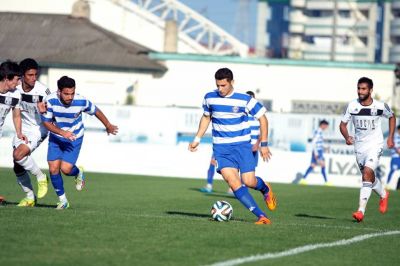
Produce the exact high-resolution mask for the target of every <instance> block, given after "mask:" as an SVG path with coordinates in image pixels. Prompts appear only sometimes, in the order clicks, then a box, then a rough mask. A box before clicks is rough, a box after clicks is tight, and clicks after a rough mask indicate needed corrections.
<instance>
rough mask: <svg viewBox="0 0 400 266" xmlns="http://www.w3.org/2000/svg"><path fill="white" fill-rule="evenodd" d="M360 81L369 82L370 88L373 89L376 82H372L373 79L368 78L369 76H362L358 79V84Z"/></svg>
mask: <svg viewBox="0 0 400 266" xmlns="http://www.w3.org/2000/svg"><path fill="white" fill-rule="evenodd" d="M360 83H367V84H368V88H370V89H372V88H373V87H374V83H373V82H372V79H370V78H367V77H362V78H360V79H359V80H358V82H357V85H358V84H360Z"/></svg>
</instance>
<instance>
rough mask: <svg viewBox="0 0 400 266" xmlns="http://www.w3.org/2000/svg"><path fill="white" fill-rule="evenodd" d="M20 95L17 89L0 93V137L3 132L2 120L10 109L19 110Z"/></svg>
mask: <svg viewBox="0 0 400 266" xmlns="http://www.w3.org/2000/svg"><path fill="white" fill-rule="evenodd" d="M20 100H21V94H20V93H19V91H18V90H17V89H13V90H10V91H8V92H6V93H0V137H1V135H2V132H3V124H4V120H6V117H7V115H8V113H9V112H10V110H11V109H12V108H20Z"/></svg>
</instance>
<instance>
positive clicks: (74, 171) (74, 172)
mask: <svg viewBox="0 0 400 266" xmlns="http://www.w3.org/2000/svg"><path fill="white" fill-rule="evenodd" d="M78 174H79V168H78V167H76V165H74V166H72V169H71V172H69V173H68V174H65V175H67V176H77V175H78Z"/></svg>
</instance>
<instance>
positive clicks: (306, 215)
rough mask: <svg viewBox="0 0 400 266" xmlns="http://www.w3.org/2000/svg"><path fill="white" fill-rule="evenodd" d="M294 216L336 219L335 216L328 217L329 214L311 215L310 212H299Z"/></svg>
mask: <svg viewBox="0 0 400 266" xmlns="http://www.w3.org/2000/svg"><path fill="white" fill-rule="evenodd" d="M294 216H296V217H302V218H311V219H321V220H333V219H336V218H334V217H327V216H320V215H310V214H305V213H298V214H295V215H294Z"/></svg>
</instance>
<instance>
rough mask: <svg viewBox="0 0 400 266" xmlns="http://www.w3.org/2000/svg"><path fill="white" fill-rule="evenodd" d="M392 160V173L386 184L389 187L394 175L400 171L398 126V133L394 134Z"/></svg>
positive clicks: (398, 130)
mask: <svg viewBox="0 0 400 266" xmlns="http://www.w3.org/2000/svg"><path fill="white" fill-rule="evenodd" d="M391 152H392V159H391V160H390V172H389V175H388V177H387V181H386V184H388V185H389V183H390V180H392V176H393V174H394V173H395V172H396V171H398V170H400V125H398V126H397V132H396V133H395V134H394V147H393V148H392V150H391Z"/></svg>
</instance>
